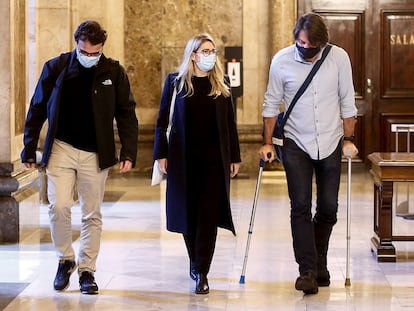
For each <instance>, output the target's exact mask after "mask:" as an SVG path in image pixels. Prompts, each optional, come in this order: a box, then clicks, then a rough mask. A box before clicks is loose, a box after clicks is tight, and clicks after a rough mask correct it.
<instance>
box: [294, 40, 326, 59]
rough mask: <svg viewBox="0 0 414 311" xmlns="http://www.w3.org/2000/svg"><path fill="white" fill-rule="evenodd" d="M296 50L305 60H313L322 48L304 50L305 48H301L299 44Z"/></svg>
mask: <svg viewBox="0 0 414 311" xmlns="http://www.w3.org/2000/svg"><path fill="white" fill-rule="evenodd" d="M296 48H297V49H298V51H299V54H300V56H302V58H303V59H311V58H313V57H314V56H315V55H316V54H318V53H319V51H320V50H321V48H304V47H303V46H299V45H298V44H297V43H296Z"/></svg>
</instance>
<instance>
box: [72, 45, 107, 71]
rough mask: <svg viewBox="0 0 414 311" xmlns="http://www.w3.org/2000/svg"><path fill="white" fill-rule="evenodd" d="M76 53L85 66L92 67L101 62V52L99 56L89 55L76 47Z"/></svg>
mask: <svg viewBox="0 0 414 311" xmlns="http://www.w3.org/2000/svg"><path fill="white" fill-rule="evenodd" d="M76 55H77V56H78V61H79V63H80V64H81V65H82V66H83V67H85V68H91V67H92V66H94V65H96V64H97V63H98V62H99V59H100V58H101V55H102V54H100V55H99V56H87V55H82V54H81V53H80V52H79V50H78V49H76Z"/></svg>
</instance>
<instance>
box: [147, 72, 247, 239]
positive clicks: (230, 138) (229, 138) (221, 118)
mask: <svg viewBox="0 0 414 311" xmlns="http://www.w3.org/2000/svg"><path fill="white" fill-rule="evenodd" d="M176 77H177V73H171V74H169V75H168V76H167V78H166V80H165V83H164V88H163V92H162V96H161V102H160V109H159V113H158V118H157V124H156V129H155V140H154V153H153V157H154V160H155V159H163V158H167V159H168V174H167V198H166V202H167V207H166V210H167V230H169V231H174V232H180V233H184V234H186V233H187V225H188V221H187V208H188V206H187V183H186V176H187V172H186V139H185V137H186V134H185V119H184V116H185V99H184V97H183V94H182V93H181V92H180V93H178V94H177V96H176V100H175V107H174V115H173V122H172V128H171V132H170V138H169V144H168V142H167V138H166V129H167V126H168V119H169V112H170V104H171V98H172V95H173V90H174V85H175V82H176ZM214 101H215V105H216V117H217V126H218V133H219V137H220V151H221V158H222V161H223V171H224V176H225V185H226V193H227V200H226V204H225V205H224V206H221V207H220V209H222V210H221V212H220V213H219V214H220V215H221V219H219V226H220V227H222V228H225V229H228V230H230V231H231V232H233V234H235V230H234V225H233V220H232V217H231V210H230V163H239V162H241V159H240V146H239V138H238V134H237V127H236V122H235V118H234V106H233V101H232V97H231V96H230V97H224V96H223V95H220V96H218V97H217V98H215V100H214ZM200 165H202V163H200ZM200 178H203V176H200Z"/></svg>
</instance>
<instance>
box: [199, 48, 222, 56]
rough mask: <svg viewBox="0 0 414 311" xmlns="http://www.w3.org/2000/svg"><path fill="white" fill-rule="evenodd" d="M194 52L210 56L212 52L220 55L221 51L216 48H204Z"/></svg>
mask: <svg viewBox="0 0 414 311" xmlns="http://www.w3.org/2000/svg"><path fill="white" fill-rule="evenodd" d="M194 53H197V54H203V55H204V56H209V55H210V54H213V55H218V54H219V53H220V51H219V50H216V49H212V50H209V49H203V50H200V51H194Z"/></svg>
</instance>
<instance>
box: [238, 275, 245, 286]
mask: <svg viewBox="0 0 414 311" xmlns="http://www.w3.org/2000/svg"><path fill="white" fill-rule="evenodd" d="M239 283H240V284H244V275H241V276H240V281H239Z"/></svg>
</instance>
